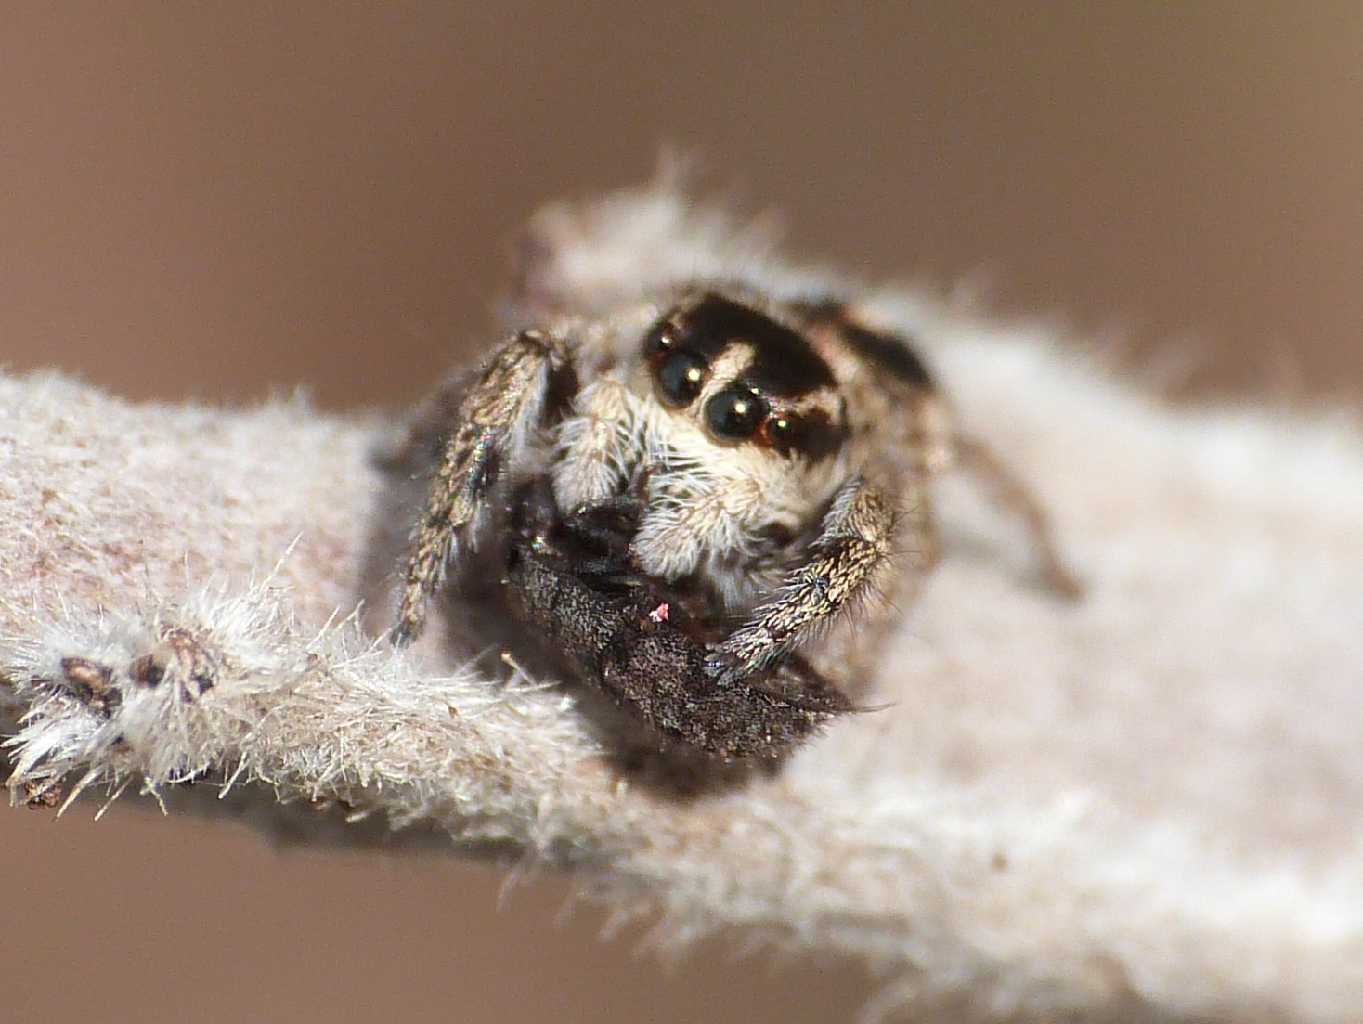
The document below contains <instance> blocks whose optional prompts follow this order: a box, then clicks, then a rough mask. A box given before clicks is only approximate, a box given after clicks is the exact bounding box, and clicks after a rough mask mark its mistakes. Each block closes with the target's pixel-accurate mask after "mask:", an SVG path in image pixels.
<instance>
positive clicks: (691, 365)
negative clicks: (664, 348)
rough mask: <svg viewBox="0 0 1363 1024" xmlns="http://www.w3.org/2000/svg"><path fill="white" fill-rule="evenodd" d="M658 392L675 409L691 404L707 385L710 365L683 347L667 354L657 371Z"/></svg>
mask: <svg viewBox="0 0 1363 1024" xmlns="http://www.w3.org/2000/svg"><path fill="white" fill-rule="evenodd" d="M655 372H656V374H657V379H658V394H659V395H660V396H661V397H662V400H663V401H664V402H666V403H667V404H668V405H670V406H672V407H673V408H674V409H680V408H681V407H682V406H686V405H690V404H691V403H692V402H694V401H695V400H696V396H697V395H698V394H700V389H701V388H702V387H704V386H705V378H706V377H707V376H709V373H710V365H709V364H708V363H707V362H706V361H705V360H704V359H702V358H701V357H700V356H698V355H696V354H695V353H694V352H687V351H686V350H685V349H681V350H679V351H676V352H672V353H670V354H669V355H667V356H666V357H665V358H664V359H663V361H662V362H661V363H660V364H659V365H658V368H657V370H656V371H655Z"/></svg>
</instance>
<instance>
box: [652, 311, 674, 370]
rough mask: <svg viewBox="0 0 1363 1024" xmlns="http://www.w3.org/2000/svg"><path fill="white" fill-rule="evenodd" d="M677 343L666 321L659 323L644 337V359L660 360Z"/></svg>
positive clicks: (670, 326)
mask: <svg viewBox="0 0 1363 1024" xmlns="http://www.w3.org/2000/svg"><path fill="white" fill-rule="evenodd" d="M676 343H677V341H676V337H675V335H674V334H673V328H672V325H671V324H670V323H668V322H667V321H666V320H663V321H660V322H659V323H658V324H656V325H655V326H654V327H653V329H652V330H650V331H649V332H648V333H647V334H645V335H644V358H646V359H655V360H656V359H661V358H662V357H663V356H665V355H667V354H668V353H669V352H671V351H672V348H673V346H675V345H676Z"/></svg>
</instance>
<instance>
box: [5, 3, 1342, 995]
mask: <svg viewBox="0 0 1363 1024" xmlns="http://www.w3.org/2000/svg"><path fill="white" fill-rule="evenodd" d="M642 9H643V10H645V11H646V13H640V10H641V7H640V5H631V4H624V3H598V4H584V5H579V6H574V7H572V8H568V7H564V8H562V9H557V10H547V9H545V10H541V9H538V8H535V7H520V6H519V5H509V6H505V7H501V8H498V9H497V10H495V11H494V10H491V9H490V7H489V6H488V5H482V4H471V3H465V2H462V0H460V2H453V3H426V4H397V3H390V4H384V5H372V6H366V5H349V4H347V5H333V4H322V3H296V4H292V5H274V4H257V3H235V4H230V5H229V4H221V5H205V6H203V7H199V6H196V5H190V4H188V3H182V4H178V5H162V4H151V3H145V4H107V3H64V4H60V5H43V6H39V5H31V6H30V5H22V6H21V5H11V6H10V8H9V9H7V10H6V12H5V14H4V18H3V27H0V363H4V364H7V365H8V366H9V367H10V368H12V369H28V368H31V367H37V366H48V365H54V366H59V367H62V368H64V369H66V370H68V371H71V372H75V373H78V374H80V375H82V376H83V377H85V378H87V379H89V380H92V381H94V382H96V383H98V384H100V385H103V386H106V387H108V388H111V389H113V390H116V391H118V392H121V393H124V394H127V395H131V396H136V397H148V398H151V397H155V398H167V399H181V398H184V397H186V396H196V397H201V398H204V399H208V400H219V401H221V400H228V401H247V400H254V399H258V398H260V397H262V396H263V395H265V394H266V393H268V392H269V391H270V390H271V389H286V388H291V387H293V386H295V385H299V384H302V385H305V386H306V387H307V388H308V389H310V390H311V391H312V392H313V394H314V395H315V396H316V397H317V398H318V400H319V401H320V402H321V403H322V404H324V405H326V406H328V407H336V408H342V407H349V406H355V405H360V404H387V405H395V404H397V403H402V402H407V401H410V400H412V399H414V398H415V397H416V396H417V395H418V394H419V393H420V392H421V391H422V390H423V388H425V387H426V386H427V384H428V383H429V381H430V380H431V379H432V377H433V376H434V375H436V374H438V373H439V372H441V370H442V369H443V368H444V367H445V365H446V364H447V362H448V360H449V359H450V357H451V355H452V354H453V353H454V352H455V351H456V350H457V349H458V348H459V347H461V346H468V345H472V344H477V343H479V342H480V341H482V340H484V339H486V338H487V336H488V330H487V328H488V325H489V323H490V322H491V321H490V317H489V316H488V314H487V304H488V299H489V297H490V296H491V295H492V294H493V293H494V291H495V289H496V287H497V286H498V283H499V281H500V274H501V271H502V268H503V266H504V241H505V240H506V239H507V238H508V236H509V235H510V234H511V233H512V231H513V230H514V228H515V227H516V225H517V224H518V223H519V222H520V220H521V219H522V218H523V217H524V216H525V215H526V214H527V213H528V212H529V211H531V210H532V209H533V208H534V207H535V206H537V205H538V204H539V203H541V202H542V201H544V200H545V199H548V198H553V197H557V196H562V195H588V194H593V193H596V192H600V191H603V190H606V189H610V188H614V187H617V186H621V185H628V184H633V183H637V182H639V181H641V180H642V179H644V178H645V177H646V176H647V175H648V174H649V173H650V171H651V169H652V167H653V165H654V161H655V157H656V154H657V150H658V147H659V145H660V144H661V143H664V142H671V143H676V144H679V145H681V146H683V147H687V148H689V149H693V150H694V151H696V152H698V153H699V154H700V155H701V156H702V157H703V158H704V159H705V162H706V165H707V167H708V171H709V175H708V176H709V178H710V180H713V181H715V182H716V183H717V184H719V185H723V186H726V187H730V186H734V187H736V189H737V191H738V192H739V194H740V195H742V196H744V197H746V199H747V200H748V202H749V204H750V205H751V206H754V207H758V206H761V207H774V208H777V209H779V210H782V211H784V212H785V213H786V214H787V217H788V221H789V224H790V226H791V229H792V230H791V234H792V241H793V243H794V245H795V246H796V248H797V249H798V250H800V251H802V252H805V253H808V254H811V255H816V256H819V257H825V258H828V259H830V260H835V261H837V262H839V263H841V264H843V265H848V266H850V267H852V268H853V269H855V270H857V271H859V272H862V273H865V274H869V275H873V276H876V277H887V276H891V277H893V276H898V277H904V278H907V279H914V280H918V281H926V282H929V283H930V284H933V285H934V286H936V287H939V288H941V289H943V290H946V289H950V288H953V287H957V286H960V284H961V282H966V286H967V287H969V288H970V289H972V290H975V291H981V290H982V293H983V295H984V296H985V298H986V301H987V303H988V304H989V306H991V307H992V308H993V309H995V310H997V311H999V312H1000V313H1001V314H1005V315H1012V314H1026V313H1041V314H1044V315H1047V316H1052V317H1055V318H1056V319H1057V322H1059V323H1062V324H1064V325H1066V326H1067V327H1068V328H1069V329H1072V330H1074V331H1076V332H1079V333H1083V334H1090V335H1092V334H1095V333H1108V332H1117V333H1120V335H1121V336H1122V337H1123V338H1125V339H1126V340H1127V341H1128V342H1129V343H1130V346H1131V351H1132V352H1133V353H1134V357H1135V358H1136V359H1137V361H1141V360H1149V359H1151V358H1154V357H1153V356H1152V355H1151V354H1152V353H1154V352H1160V353H1163V354H1162V355H1161V356H1160V357H1159V358H1160V359H1165V358H1167V357H1168V356H1170V355H1171V354H1172V355H1174V356H1176V357H1178V359H1179V360H1182V357H1183V356H1187V357H1188V364H1189V366H1190V367H1191V370H1190V374H1191V375H1190V376H1188V377H1187V378H1186V384H1187V385H1188V386H1190V387H1192V388H1194V389H1197V390H1201V391H1207V390H1212V391H1227V390H1228V391H1231V392H1236V393H1258V394H1261V395H1262V394H1266V395H1271V396H1273V397H1275V398H1278V397H1300V396H1301V395H1303V394H1308V395H1309V394H1316V395H1320V394H1336V395H1351V394H1352V395H1357V394H1358V393H1359V387H1360V384H1363V343H1360V338H1363V288H1360V287H1359V282H1360V280H1363V196H1361V195H1360V188H1359V184H1360V171H1361V170H1363V132H1361V131H1360V123H1363V120H1361V118H1363V73H1361V72H1360V67H1363V60H1360V56H1361V55H1363V5H1358V4H1355V3H1339V4H1330V3H1325V2H1317V3H1313V4H1308V5H1297V4H1288V3H1283V4H1280V5H1268V4H1254V3H1243V2H1242V3H1228V4H1197V5H1155V4H1148V3H1144V2H1118V3H1107V4H1102V5H1099V4H1049V5H1046V6H1045V7H1035V8H1029V7H1027V6H1024V5H1021V4H987V5H975V4H966V3H946V2H942V3H923V4H902V5H895V6H893V7H892V6H889V5H886V6H884V7H879V8H875V9H872V8H871V7H870V6H869V5H868V6H867V7H866V8H865V9H858V10H849V11H844V12H841V13H837V14H829V13H826V12H824V11H822V10H821V9H820V8H819V7H818V6H817V5H813V4H799V3H796V4H786V5H781V7H780V11H781V13H780V14H777V13H775V12H776V10H777V8H776V5H767V6H758V5H747V6H742V7H729V8H726V9H724V10H722V11H704V10H700V9H693V8H690V7H687V6H685V5H677V4H646V5H642ZM90 813H91V811H90V808H88V807H83V808H78V809H76V810H75V811H73V812H72V813H71V814H70V815H69V816H68V817H67V818H64V819H62V820H61V821H60V822H56V823H54V822H53V821H52V820H51V818H50V816H48V815H31V814H26V813H21V812H17V811H15V812H8V813H0V837H3V838H0V844H2V845H0V850H3V856H4V858H5V861H6V866H7V869H8V870H7V877H8V878H9V879H10V892H9V894H8V898H7V900H6V903H5V911H4V918H3V920H0V925H2V927H0V990H2V991H3V1003H4V1006H5V1008H6V1009H5V1014H6V1015H11V1014H12V1015H13V1019H44V1020H50V1021H74V1020H82V1021H92V1020H97V1021H104V1020H133V1019H138V1020H148V1021H172V1020H196V1021H235V1020H245V1019H263V1020H281V1021H323V1020H325V1021H362V1020H372V1019H375V1018H377V1017H380V1016H383V1017H388V1018H391V1019H393V1020H398V1021H403V1022H407V1021H424V1020H459V1021H469V1022H484V1021H514V1020H536V1021H540V1020H545V1019H561V1020H570V1021H577V1020H611V1021H639V1020H656V1021H669V1022H670V1021H689V1020H763V1021H765V1020H772V1021H774V1020H799V1021H820V1020H840V1019H843V1018H845V1017H846V1016H847V1015H848V1013H850V1012H851V1010H852V1009H853V1008H854V1007H856V1006H858V1005H859V1003H860V1001H861V1000H862V999H863V998H864V997H865V995H866V993H867V992H868V991H869V985H868V982H867V981H866V979H865V978H864V977H863V975H862V974H861V972H860V970H858V969H857V968H855V967H849V966H836V965H825V964H815V963H811V962H808V961H797V962H794V963H786V964H784V965H782V964H772V963H771V962H770V961H769V960H768V959H766V958H763V957H757V958H755V959H749V960H745V961H740V962H735V961H734V960H733V958H732V957H731V955H730V952H729V950H728V949H727V947H725V946H723V945H722V944H714V945H710V946H706V947H704V948H702V949H701V950H700V951H698V952H697V953H696V954H694V955H693V956H691V957H690V958H688V959H686V960H684V961H683V962H681V963H680V964H679V965H677V966H675V967H674V968H673V969H671V970H670V971H667V970H664V969H663V968H661V967H659V966H658V965H657V963H656V962H655V961H654V960H652V959H649V958H639V957H637V956H634V955H633V947H634V945H635V944H636V943H637V939H638V935H639V933H638V932H637V931H633V932H631V931H627V932H626V935H625V937H624V938H623V939H616V940H614V941H612V942H609V943H600V942H597V941H596V931H597V929H598V927H599V925H600V922H601V917H600V914H599V913H597V912H595V911H592V910H590V909H588V910H579V911H578V912H576V913H575V914H574V915H573V916H572V917H571V918H570V919H569V920H568V921H567V922H566V923H564V924H556V923H555V921H554V915H555V913H556V911H557V909H558V908H559V906H560V905H561V904H562V902H563V900H564V896H565V893H566V892H567V887H566V886H565V885H564V884H563V883H562V882H558V881H540V882H535V883H532V884H528V885H526V886H523V887H521V888H518V889H515V890H513V891H512V892H511V894H510V896H509V899H508V900H507V902H506V905H505V907H504V909H502V910H500V911H499V910H498V909H497V908H496V904H497V889H498V885H499V880H500V876H499V875H498V873H496V872H495V871H492V870H491V869H488V868H482V867H477V866H468V865H463V864H460V863H457V862H454V861H452V860H447V859H443V858H440V857H432V856H423V857H413V856H406V857H396V858H386V859H385V858H383V857H379V856H376V855H372V854H370V855H359V854H347V855H342V854H324V853H299V852H282V853H281V852H278V851H274V850H271V849H269V848H267V847H266V846H265V845H264V844H263V843H262V842H261V841H260V840H259V839H257V838H256V837H255V836H253V835H251V834H248V833H243V832H238V831H236V830H235V829H233V828H230V827H219V828H210V827H207V826H204V825H201V824H196V823H185V822H182V821H178V820H167V819H162V818H160V817H159V816H157V815H155V814H154V813H148V812H147V811H146V810H145V809H142V810H139V809H138V807H137V802H136V801H134V800H131V799H129V800H126V801H123V802H120V804H118V805H116V806H115V808H114V809H113V810H112V811H111V812H110V813H109V815H108V817H106V819H105V820H104V821H103V822H101V823H99V824H98V825H94V824H92V823H91V822H90V821H89V818H90Z"/></svg>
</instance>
